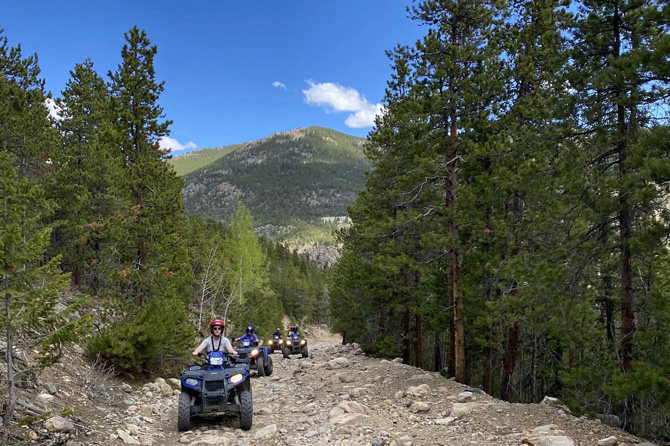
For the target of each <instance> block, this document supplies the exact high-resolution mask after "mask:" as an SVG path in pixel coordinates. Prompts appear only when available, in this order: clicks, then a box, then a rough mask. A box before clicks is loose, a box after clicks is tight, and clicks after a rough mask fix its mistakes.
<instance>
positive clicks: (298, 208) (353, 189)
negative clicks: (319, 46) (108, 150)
mask: <svg viewBox="0 0 670 446" xmlns="http://www.w3.org/2000/svg"><path fill="white" fill-rule="evenodd" d="M364 143H365V140H364V139H362V138H356V137H353V136H349V135H345V134H343V133H339V132H336V131H334V130H330V129H325V128H320V127H307V128H302V129H297V130H293V131H289V132H282V133H277V134H274V135H271V136H269V137H267V138H263V139H260V140H257V141H253V142H249V143H246V144H243V145H242V146H241V147H240V148H238V149H237V150H235V151H233V152H231V153H229V154H227V155H225V156H223V157H221V158H219V159H218V160H215V161H213V162H211V163H209V164H207V165H205V166H203V167H201V168H199V169H197V170H195V171H193V172H191V173H188V174H187V175H185V176H184V181H185V186H184V189H183V197H184V205H185V208H186V211H187V212H188V213H190V214H200V215H203V216H205V217H211V218H214V219H216V220H219V221H224V222H226V221H228V220H229V219H230V216H231V215H232V211H233V209H234V207H235V203H236V201H237V200H241V201H243V202H244V203H245V205H246V206H247V207H248V208H249V209H250V210H251V213H252V215H253V217H254V222H255V224H256V225H257V226H262V225H267V224H271V225H286V224H290V223H293V222H295V221H315V222H318V221H320V219H321V218H322V217H336V216H344V215H346V213H347V206H348V205H349V204H351V203H352V202H353V201H354V200H355V198H356V195H357V194H358V191H359V190H361V189H362V188H363V185H364V183H365V171H366V170H369V168H370V165H369V163H368V161H367V160H366V158H365V156H364V155H363V151H362V148H363V144H364ZM195 153H198V152H195ZM191 156H194V155H191ZM183 159H184V158H182V157H176V158H175V159H174V160H173V162H174V163H176V164H175V165H177V166H178V165H179V163H182V162H183Z"/></svg>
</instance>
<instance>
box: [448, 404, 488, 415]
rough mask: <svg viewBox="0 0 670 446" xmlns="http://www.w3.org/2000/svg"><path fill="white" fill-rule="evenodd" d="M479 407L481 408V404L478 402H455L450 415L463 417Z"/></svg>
mask: <svg viewBox="0 0 670 446" xmlns="http://www.w3.org/2000/svg"><path fill="white" fill-rule="evenodd" d="M479 408H481V406H480V405H479V404H477V403H454V405H453V406H451V414H450V416H452V417H455V418H458V417H462V416H464V415H467V414H469V413H471V412H474V411H475V410H478V409H479Z"/></svg>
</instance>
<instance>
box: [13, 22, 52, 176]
mask: <svg viewBox="0 0 670 446" xmlns="http://www.w3.org/2000/svg"><path fill="white" fill-rule="evenodd" d="M39 75H40V67H39V65H38V63H37V54H35V55H32V56H28V57H25V58H24V56H23V54H22V51H21V46H20V45H18V46H16V47H10V46H9V43H8V40H7V38H6V37H5V36H4V35H3V32H2V29H0V151H7V152H11V153H13V154H14V155H15V158H14V159H15V162H16V163H17V165H18V166H19V173H20V174H21V175H30V176H31V177H33V178H38V177H43V176H44V175H45V174H46V173H48V172H49V170H50V164H49V163H50V159H51V157H53V156H54V154H55V153H56V151H57V148H58V134H57V132H56V131H55V129H54V128H53V127H52V126H51V120H50V118H49V111H48V109H47V107H46V100H47V99H48V98H49V97H50V95H49V93H47V91H46V90H45V88H44V80H43V79H40V78H39Z"/></svg>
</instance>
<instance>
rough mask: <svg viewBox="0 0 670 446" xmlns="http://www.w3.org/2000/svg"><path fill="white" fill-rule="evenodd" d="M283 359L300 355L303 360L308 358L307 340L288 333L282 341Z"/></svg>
mask: <svg viewBox="0 0 670 446" xmlns="http://www.w3.org/2000/svg"><path fill="white" fill-rule="evenodd" d="M282 353H283V356H284V359H286V358H288V357H289V355H296V354H301V355H302V357H303V358H308V357H309V350H308V349H307V340H305V339H300V334H299V333H289V335H288V336H287V337H286V341H284V349H283V350H282Z"/></svg>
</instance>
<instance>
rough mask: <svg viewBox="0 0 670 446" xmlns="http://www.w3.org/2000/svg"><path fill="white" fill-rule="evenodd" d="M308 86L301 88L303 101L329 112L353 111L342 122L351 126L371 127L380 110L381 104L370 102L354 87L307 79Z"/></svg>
mask: <svg viewBox="0 0 670 446" xmlns="http://www.w3.org/2000/svg"><path fill="white" fill-rule="evenodd" d="M307 84H308V85H309V88H308V89H307V90H303V91H302V92H303V94H304V95H305V102H307V103H308V104H312V105H318V106H322V107H326V108H327V110H328V111H331V112H354V113H353V114H351V115H349V116H348V117H347V119H346V120H345V121H344V123H345V124H346V125H347V126H349V127H352V128H363V127H372V126H373V125H374V122H375V115H377V114H379V113H380V112H381V110H382V105H381V104H371V103H369V102H368V100H367V99H365V97H363V96H362V95H361V94H360V93H359V92H358V91H357V90H355V89H354V88H348V87H343V86H342V85H340V84H333V83H331V82H325V83H322V84H317V83H315V82H314V81H311V80H309V81H307Z"/></svg>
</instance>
